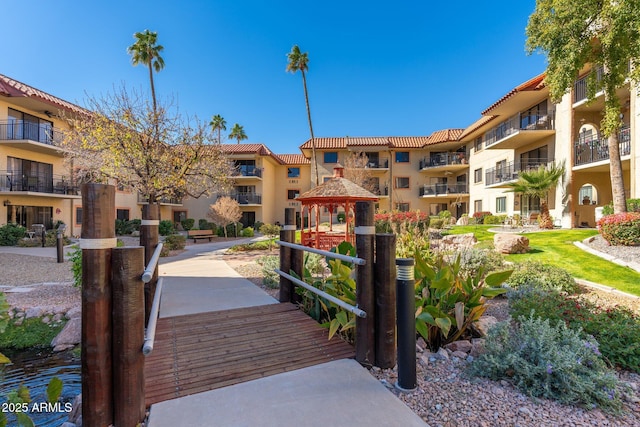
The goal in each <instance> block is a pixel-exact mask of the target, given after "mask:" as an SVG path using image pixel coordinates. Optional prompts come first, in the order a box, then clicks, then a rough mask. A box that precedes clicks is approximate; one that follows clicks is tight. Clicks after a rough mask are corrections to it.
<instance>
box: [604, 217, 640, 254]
mask: <svg viewBox="0 0 640 427" xmlns="http://www.w3.org/2000/svg"><path fill="white" fill-rule="evenodd" d="M598 232H599V233H600V234H602V237H603V238H604V239H605V240H606V241H607V242H609V243H610V244H611V245H620V246H639V245H640V212H623V213H618V214H613V215H606V216H603V217H602V218H600V220H599V221H598Z"/></svg>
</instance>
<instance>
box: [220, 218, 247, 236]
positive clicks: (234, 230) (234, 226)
mask: <svg viewBox="0 0 640 427" xmlns="http://www.w3.org/2000/svg"><path fill="white" fill-rule="evenodd" d="M240 227H242V224H241V223H239V222H232V223H231V224H227V226H226V227H222V226H220V227H218V229H217V230H216V233H217V235H218V237H238V228H240ZM225 229H226V230H227V234H226V236H225Z"/></svg>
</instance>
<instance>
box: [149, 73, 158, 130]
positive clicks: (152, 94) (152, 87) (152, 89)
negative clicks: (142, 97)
mask: <svg viewBox="0 0 640 427" xmlns="http://www.w3.org/2000/svg"><path fill="white" fill-rule="evenodd" d="M149 81H150V82H151V99H152V100H153V114H154V115H155V114H156V113H157V111H158V107H157V105H156V88H155V87H154V85H153V66H152V64H151V61H149ZM154 120H155V119H154Z"/></svg>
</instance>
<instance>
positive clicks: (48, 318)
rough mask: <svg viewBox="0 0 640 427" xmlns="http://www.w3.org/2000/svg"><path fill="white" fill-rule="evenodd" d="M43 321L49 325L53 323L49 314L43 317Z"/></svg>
mask: <svg viewBox="0 0 640 427" xmlns="http://www.w3.org/2000/svg"><path fill="white" fill-rule="evenodd" d="M42 323H44V324H45V325H48V324H49V323H51V318H50V317H49V316H44V317H43V318H42Z"/></svg>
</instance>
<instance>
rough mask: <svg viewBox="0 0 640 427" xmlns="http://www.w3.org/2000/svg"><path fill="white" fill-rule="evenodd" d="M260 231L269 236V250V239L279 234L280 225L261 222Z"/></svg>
mask: <svg viewBox="0 0 640 427" xmlns="http://www.w3.org/2000/svg"><path fill="white" fill-rule="evenodd" d="M260 233H262V234H264V235H265V236H267V237H268V238H269V250H271V241H272V240H273V239H276V238H277V237H278V236H279V234H280V226H279V225H273V224H263V225H262V226H261V227H260Z"/></svg>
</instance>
